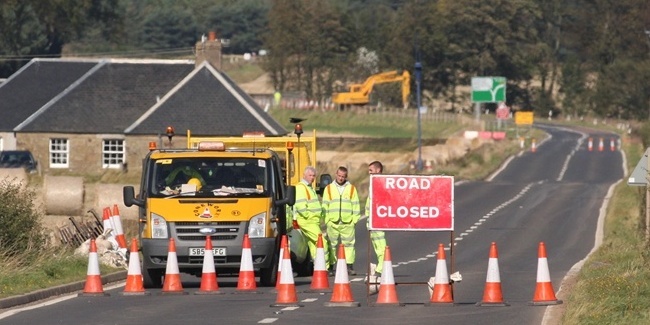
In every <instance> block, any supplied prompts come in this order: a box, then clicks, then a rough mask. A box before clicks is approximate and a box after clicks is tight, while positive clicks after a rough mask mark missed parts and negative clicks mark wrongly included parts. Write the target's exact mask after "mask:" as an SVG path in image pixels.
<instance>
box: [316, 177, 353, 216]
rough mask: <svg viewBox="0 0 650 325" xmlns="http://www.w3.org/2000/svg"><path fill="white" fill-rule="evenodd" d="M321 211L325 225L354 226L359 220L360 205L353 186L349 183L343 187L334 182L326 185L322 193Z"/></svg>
mask: <svg viewBox="0 0 650 325" xmlns="http://www.w3.org/2000/svg"><path fill="white" fill-rule="evenodd" d="M323 210H325V222H326V223H329V222H333V223H339V222H341V223H345V224H349V223H352V224H356V223H357V221H359V218H361V205H360V203H359V193H357V190H356V188H355V187H354V185H352V184H350V182H345V184H343V185H339V184H337V183H336V182H334V183H331V184H329V185H327V187H326V188H325V191H323Z"/></svg>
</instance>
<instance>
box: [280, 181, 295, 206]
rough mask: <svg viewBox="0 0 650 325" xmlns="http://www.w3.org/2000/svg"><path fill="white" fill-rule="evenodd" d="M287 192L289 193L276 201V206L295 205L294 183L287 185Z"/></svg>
mask: <svg viewBox="0 0 650 325" xmlns="http://www.w3.org/2000/svg"><path fill="white" fill-rule="evenodd" d="M286 193H287V195H286V196H285V197H284V198H283V199H281V200H277V201H275V205H276V206H283V205H288V206H293V205H294V204H296V187H295V186H294V185H289V186H287V188H286Z"/></svg>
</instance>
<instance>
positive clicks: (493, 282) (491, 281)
mask: <svg viewBox="0 0 650 325" xmlns="http://www.w3.org/2000/svg"><path fill="white" fill-rule="evenodd" d="M498 259H499V253H498V252H497V244H496V243H495V242H492V245H491V246H490V258H489V260H488V271H487V278H486V280H485V291H483V301H481V302H479V303H477V304H476V305H477V306H509V305H508V304H507V303H505V302H504V301H503V294H502V292H501V278H500V276H499V260H498Z"/></svg>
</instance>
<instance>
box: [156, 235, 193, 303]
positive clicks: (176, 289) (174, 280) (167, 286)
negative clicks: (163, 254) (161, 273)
mask: <svg viewBox="0 0 650 325" xmlns="http://www.w3.org/2000/svg"><path fill="white" fill-rule="evenodd" d="M161 294H183V295H184V294H187V292H185V291H183V284H182V283H181V275H180V273H179V271H178V257H177V256H176V242H175V241H174V238H170V239H169V249H168V252H167V268H166V270H165V282H164V283H163V288H162V291H161Z"/></svg>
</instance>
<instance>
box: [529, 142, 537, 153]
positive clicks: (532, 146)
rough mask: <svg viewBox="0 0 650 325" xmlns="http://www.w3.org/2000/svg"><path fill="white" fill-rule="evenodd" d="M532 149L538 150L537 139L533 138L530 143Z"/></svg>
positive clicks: (533, 150)
mask: <svg viewBox="0 0 650 325" xmlns="http://www.w3.org/2000/svg"><path fill="white" fill-rule="evenodd" d="M530 151H532V152H536V151H537V140H535V139H533V140H532V142H531V143H530Z"/></svg>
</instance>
